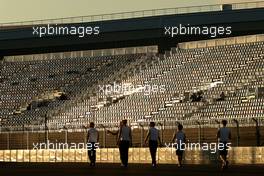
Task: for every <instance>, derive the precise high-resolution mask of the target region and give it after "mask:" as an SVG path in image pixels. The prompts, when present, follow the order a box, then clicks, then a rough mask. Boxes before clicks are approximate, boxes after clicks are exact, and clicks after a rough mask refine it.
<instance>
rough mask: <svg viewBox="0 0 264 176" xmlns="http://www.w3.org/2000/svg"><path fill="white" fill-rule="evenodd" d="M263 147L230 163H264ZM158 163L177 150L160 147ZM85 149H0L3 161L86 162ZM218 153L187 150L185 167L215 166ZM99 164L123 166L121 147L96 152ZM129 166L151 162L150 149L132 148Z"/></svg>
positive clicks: (235, 154)
mask: <svg viewBox="0 0 264 176" xmlns="http://www.w3.org/2000/svg"><path fill="white" fill-rule="evenodd" d="M263 154H264V147H233V148H231V149H230V151H229V154H228V158H229V161H230V163H231V164H264V157H263ZM157 160H158V163H160V164H176V163H177V158H176V154H175V149H173V148H159V149H158V152H157ZM87 161H88V159H87V151H86V150H74V149H68V150H0V162H87ZM217 161H218V153H217V152H216V153H211V152H209V151H207V152H204V151H200V150H191V151H190V150H186V151H185V154H184V163H186V164H216V163H217ZM97 162H99V163H120V159H119V150H118V148H104V149H98V150H97ZM129 163H151V157H150V153H149V149H148V148H130V149H129Z"/></svg>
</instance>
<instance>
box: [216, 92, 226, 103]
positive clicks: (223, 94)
mask: <svg viewBox="0 0 264 176" xmlns="http://www.w3.org/2000/svg"><path fill="white" fill-rule="evenodd" d="M224 100H225V93H224V92H222V93H221V94H220V98H217V99H216V101H224Z"/></svg>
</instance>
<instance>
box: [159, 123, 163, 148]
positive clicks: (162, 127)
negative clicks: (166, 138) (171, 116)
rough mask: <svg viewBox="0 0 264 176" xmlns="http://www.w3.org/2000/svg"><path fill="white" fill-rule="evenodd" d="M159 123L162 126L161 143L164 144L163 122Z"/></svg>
mask: <svg viewBox="0 0 264 176" xmlns="http://www.w3.org/2000/svg"><path fill="white" fill-rule="evenodd" d="M158 125H159V126H160V129H161V143H162V144H163V125H162V123H160V122H159V123H158Z"/></svg>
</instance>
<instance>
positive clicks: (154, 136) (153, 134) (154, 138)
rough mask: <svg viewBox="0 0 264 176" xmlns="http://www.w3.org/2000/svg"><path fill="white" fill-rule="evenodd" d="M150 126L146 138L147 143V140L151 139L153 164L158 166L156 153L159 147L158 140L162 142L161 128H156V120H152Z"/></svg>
mask: <svg viewBox="0 0 264 176" xmlns="http://www.w3.org/2000/svg"><path fill="white" fill-rule="evenodd" d="M149 126H150V128H149V131H148V134H147V136H146V139H145V144H147V140H148V139H149V151H150V155H151V158H152V166H153V167H156V166H157V163H156V153H157V148H158V142H159V144H161V142H160V136H159V130H158V129H157V128H155V122H150V124H149Z"/></svg>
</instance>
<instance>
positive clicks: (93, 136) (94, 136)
mask: <svg viewBox="0 0 264 176" xmlns="http://www.w3.org/2000/svg"><path fill="white" fill-rule="evenodd" d="M94 126H95V125H94V123H93V122H91V123H90V128H89V130H88V134H87V142H88V146H89V147H88V156H89V159H90V166H95V161H96V145H98V141H99V132H98V130H97V129H96V128H94Z"/></svg>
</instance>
